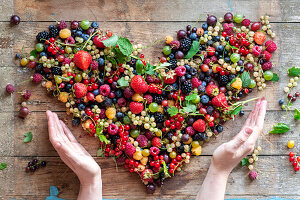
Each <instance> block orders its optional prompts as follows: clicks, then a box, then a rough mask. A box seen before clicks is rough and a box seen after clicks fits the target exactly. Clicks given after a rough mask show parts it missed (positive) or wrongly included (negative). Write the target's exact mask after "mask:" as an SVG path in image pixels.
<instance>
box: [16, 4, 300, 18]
mask: <svg viewBox="0 0 300 200" xmlns="http://www.w3.org/2000/svg"><path fill="white" fill-rule="evenodd" d="M70 5H72V6H71V7H70ZM281 6H282V7H283V8H282V9H281ZM290 7H292V8H290ZM297 8H299V7H298V5H297V1H296V0H293V1H284V2H282V1H280V0H263V1H259V0H255V1H248V0H242V1H238V0H231V1H227V0H218V1H197V0H192V1H189V2H186V1H184V0H177V1H174V2H169V1H167V0H162V1H161V0H155V1H142V0H132V1H124V0H122V1H120V0H114V1H109V0H101V1H97V0H87V1H84V2H83V1H78V0H75V1H72V0H67V1H64V3H63V4H62V3H61V2H60V1H58V0H51V1H33V0H16V1H15V11H16V13H17V14H19V15H20V16H21V17H22V20H25V21H53V17H54V18H56V19H57V20H60V19H64V20H69V21H70V20H74V19H89V20H101V21H196V20H197V19H198V18H199V16H200V14H202V18H201V19H202V20H204V19H206V16H207V14H215V15H217V16H223V15H224V14H225V13H226V12H228V11H231V10H233V12H241V13H243V14H244V15H245V16H246V17H249V18H250V19H252V20H257V19H258V18H259V17H260V16H261V15H264V14H266V12H267V14H269V15H270V16H271V17H272V21H283V20H287V21H295V20H296V21H297V20H298V21H299V18H297V16H299V14H298V13H297ZM290 10H294V11H293V15H294V16H293V17H289V16H290V13H289V11H290ZM281 12H282V14H285V15H286V16H285V15H283V16H282V15H280V13H281ZM53 15H55V16H53Z"/></svg>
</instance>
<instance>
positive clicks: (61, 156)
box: [53, 142, 75, 171]
mask: <svg viewBox="0 0 300 200" xmlns="http://www.w3.org/2000/svg"><path fill="white" fill-rule="evenodd" d="M53 146H54V148H55V150H56V152H57V153H58V155H59V157H60V159H61V160H62V161H63V162H64V163H65V164H66V165H67V166H68V167H70V168H71V169H72V171H74V170H75V167H74V166H73V164H72V162H71V161H70V160H69V159H68V158H67V157H66V155H65V154H64V153H63V152H61V151H60V149H61V143H60V142H56V143H54V145H53Z"/></svg>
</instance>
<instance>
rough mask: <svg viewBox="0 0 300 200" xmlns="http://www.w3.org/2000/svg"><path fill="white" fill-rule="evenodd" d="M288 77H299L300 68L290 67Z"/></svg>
mask: <svg viewBox="0 0 300 200" xmlns="http://www.w3.org/2000/svg"><path fill="white" fill-rule="evenodd" d="M289 76H300V67H292V68H290V69H289Z"/></svg>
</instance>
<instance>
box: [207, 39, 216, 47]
mask: <svg viewBox="0 0 300 200" xmlns="http://www.w3.org/2000/svg"><path fill="white" fill-rule="evenodd" d="M213 43H214V42H213V41H212V40H208V41H207V43H206V44H207V45H209V46H211V45H213Z"/></svg>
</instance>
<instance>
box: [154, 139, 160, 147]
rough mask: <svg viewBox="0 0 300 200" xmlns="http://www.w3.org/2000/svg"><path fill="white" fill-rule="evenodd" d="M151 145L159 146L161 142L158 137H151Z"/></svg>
mask: <svg viewBox="0 0 300 200" xmlns="http://www.w3.org/2000/svg"><path fill="white" fill-rule="evenodd" d="M152 146H153V147H161V142H160V139H159V138H158V137H154V138H153V139H152Z"/></svg>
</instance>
